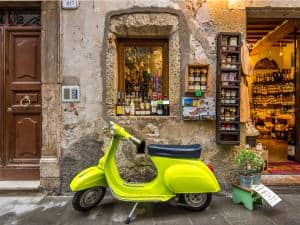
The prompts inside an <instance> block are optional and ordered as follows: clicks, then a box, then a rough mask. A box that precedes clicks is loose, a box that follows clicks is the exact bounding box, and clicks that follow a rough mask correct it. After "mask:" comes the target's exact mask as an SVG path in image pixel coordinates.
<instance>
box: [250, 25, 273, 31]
mask: <svg viewBox="0 0 300 225" xmlns="http://www.w3.org/2000/svg"><path fill="white" fill-rule="evenodd" d="M275 27H276V25H270V24H247V30H264V29H268V30H269V29H271V30H273V29H274V28H275Z"/></svg>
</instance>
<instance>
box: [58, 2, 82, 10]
mask: <svg viewBox="0 0 300 225" xmlns="http://www.w3.org/2000/svg"><path fill="white" fill-rule="evenodd" d="M61 4H62V8H63V9H77V8H78V7H79V1H78V0H62V2H61Z"/></svg>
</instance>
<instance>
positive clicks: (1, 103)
mask: <svg viewBox="0 0 300 225" xmlns="http://www.w3.org/2000/svg"><path fill="white" fill-rule="evenodd" d="M3 32H4V29H3V27H0V65H1V64H2V65H3V66H5V62H4V57H3V50H4V41H3V40H2V38H4V33H3ZM4 87H5V79H4V69H2V70H0V159H1V160H0V167H2V166H3V165H2V161H3V159H4V157H5V154H4V142H5V141H4V123H5V122H4V121H5V120H4V115H5V113H4V110H5V89H4Z"/></svg>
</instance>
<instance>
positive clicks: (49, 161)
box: [40, 157, 60, 179]
mask: <svg viewBox="0 0 300 225" xmlns="http://www.w3.org/2000/svg"><path fill="white" fill-rule="evenodd" d="M40 176H41V179H44V178H59V177H60V165H59V161H58V159H57V158H55V157H42V158H41V160H40Z"/></svg>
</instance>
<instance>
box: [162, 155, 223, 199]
mask: <svg viewBox="0 0 300 225" xmlns="http://www.w3.org/2000/svg"><path fill="white" fill-rule="evenodd" d="M164 179H165V182H166V185H167V187H168V188H169V189H170V190H171V191H172V192H174V193H177V194H179V193H212V192H218V191H220V186H219V183H218V181H217V179H216V177H215V175H214V174H213V173H212V171H211V170H210V169H209V168H208V167H207V166H206V165H205V164H204V163H203V162H201V161H198V162H193V163H192V164H178V165H174V166H171V167H169V168H168V169H167V170H166V172H165V175H164Z"/></svg>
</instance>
